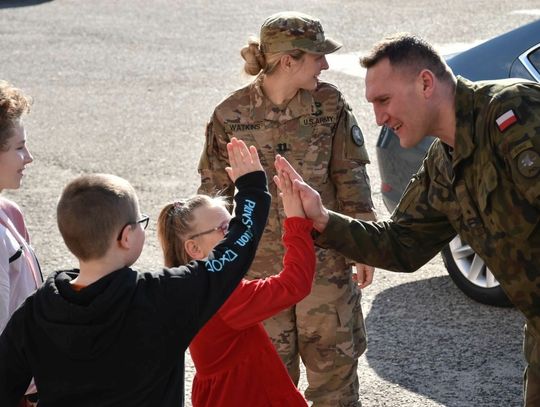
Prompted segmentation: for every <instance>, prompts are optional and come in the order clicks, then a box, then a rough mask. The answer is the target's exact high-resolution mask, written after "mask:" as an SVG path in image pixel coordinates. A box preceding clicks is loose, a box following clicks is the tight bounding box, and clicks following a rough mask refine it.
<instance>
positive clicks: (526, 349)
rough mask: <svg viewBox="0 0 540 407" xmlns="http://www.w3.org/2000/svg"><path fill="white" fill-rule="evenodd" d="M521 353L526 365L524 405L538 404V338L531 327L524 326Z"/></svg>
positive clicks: (539, 380)
mask: <svg viewBox="0 0 540 407" xmlns="http://www.w3.org/2000/svg"><path fill="white" fill-rule="evenodd" d="M524 336H525V338H524V341H523V353H524V355H525V361H526V362H527V367H526V368H525V373H524V375H523V390H524V391H523V393H524V399H525V407H533V406H534V407H536V406H540V339H539V338H538V336H536V335H535V334H534V332H533V331H532V330H531V329H527V324H525V328H524Z"/></svg>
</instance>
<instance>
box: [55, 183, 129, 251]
mask: <svg viewBox="0 0 540 407" xmlns="http://www.w3.org/2000/svg"><path fill="white" fill-rule="evenodd" d="M56 216H57V222H58V229H60V234H61V235H62V238H63V239H64V242H65V244H66V246H67V247H68V249H69V250H70V251H71V252H72V253H73V254H74V255H75V256H76V257H77V258H78V259H81V260H84V261H87V260H92V259H99V258H101V257H103V256H104V255H105V253H106V252H107V250H108V249H109V247H110V245H111V244H112V243H113V242H114V241H115V240H116V239H117V236H118V234H119V233H121V231H122V228H123V227H125V226H126V225H128V224H133V223H136V222H137V217H138V216H139V203H138V200H137V194H136V192H135V189H134V188H133V187H132V186H131V184H130V183H129V182H128V181H126V180H125V179H123V178H120V177H117V176H115V175H111V174H89V175H81V176H79V177H77V178H75V179H74V180H72V181H71V182H69V183H68V184H67V185H66V187H65V188H64V190H63V191H62V194H61V195H60V200H59V201H58V206H57V208H56Z"/></svg>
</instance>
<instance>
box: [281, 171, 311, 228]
mask: <svg viewBox="0 0 540 407" xmlns="http://www.w3.org/2000/svg"><path fill="white" fill-rule="evenodd" d="M274 182H275V183H276V185H277V186H278V188H279V190H280V191H281V192H280V194H279V196H280V197H281V200H282V201H283V209H284V210H285V215H286V216H287V217H288V218H290V217H293V216H298V217H301V218H305V217H306V214H305V213H304V208H303V207H302V200H301V199H300V194H299V192H298V191H297V190H294V188H293V183H292V180H291V178H290V176H289V174H288V173H286V172H285V171H280V172H279V173H278V175H274Z"/></svg>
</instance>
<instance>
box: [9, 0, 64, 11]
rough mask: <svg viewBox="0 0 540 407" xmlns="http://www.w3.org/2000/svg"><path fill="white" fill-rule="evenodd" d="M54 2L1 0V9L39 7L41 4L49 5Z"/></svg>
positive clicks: (45, 0)
mask: <svg viewBox="0 0 540 407" xmlns="http://www.w3.org/2000/svg"><path fill="white" fill-rule="evenodd" d="M51 1H53V0H12V1H10V0H0V9H2V8H14V7H28V6H37V5H38V4H41V3H49V2H51Z"/></svg>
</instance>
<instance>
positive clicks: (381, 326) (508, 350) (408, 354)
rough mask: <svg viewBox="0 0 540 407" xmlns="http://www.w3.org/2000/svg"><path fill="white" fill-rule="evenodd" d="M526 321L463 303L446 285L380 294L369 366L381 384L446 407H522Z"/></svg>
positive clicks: (424, 283) (370, 319) (371, 323)
mask: <svg viewBox="0 0 540 407" xmlns="http://www.w3.org/2000/svg"><path fill="white" fill-rule="evenodd" d="M523 322H524V319H523V317H522V316H521V314H520V313H519V312H518V311H516V310H515V309H502V308H496V307H490V306H486V305H482V304H479V303H476V302H474V301H472V300H469V299H468V298H467V297H465V295H463V294H462V293H461V292H460V291H459V290H458V289H457V288H456V287H455V286H454V285H453V283H452V282H451V280H450V278H449V277H435V278H431V279H427V280H421V281H415V282H413V283H407V284H402V285H399V286H396V287H394V288H391V289H388V290H386V291H383V292H382V293H380V294H378V295H377V296H376V297H375V299H374V300H373V303H372V308H371V311H370V313H369V315H368V316H367V318H366V325H367V329H368V351H367V354H366V358H367V362H368V364H369V365H370V367H371V368H372V369H373V370H374V371H375V372H376V373H377V374H378V375H379V376H380V377H382V378H383V379H385V380H387V381H389V382H391V383H395V384H397V385H399V386H401V387H403V388H406V389H408V390H409V391H411V392H415V393H418V394H421V395H423V396H425V397H428V398H430V399H432V400H434V401H436V402H438V403H441V404H443V405H445V406H455V407H463V406H475V407H478V406H486V407H487V406H507V407H510V406H520V405H521V404H522V403H521V397H522V387H521V386H522V372H523V366H524V363H523V357H522V354H521V343H522V326H523Z"/></svg>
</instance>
